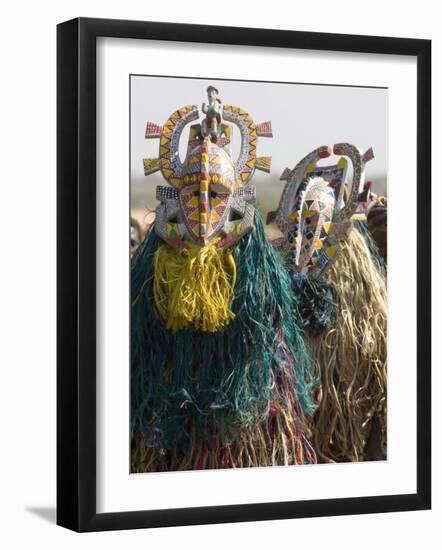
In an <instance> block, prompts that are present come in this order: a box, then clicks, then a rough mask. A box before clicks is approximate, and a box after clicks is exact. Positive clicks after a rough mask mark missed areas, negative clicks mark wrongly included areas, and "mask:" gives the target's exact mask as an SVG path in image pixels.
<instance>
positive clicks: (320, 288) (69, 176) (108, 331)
mask: <svg viewBox="0 0 442 550" xmlns="http://www.w3.org/2000/svg"><path fill="white" fill-rule="evenodd" d="M57 37H58V38H57V39H58V60H57V70H58V78H57V82H58V84H57V91H58V104H57V113H58V117H57V118H58V124H57V138H58V151H57V158H58V167H57V178H58V249H57V251H58V277H57V278H58V382H57V414H58V423H57V437H58V442H57V453H58V456H57V463H58V468H57V523H58V524H59V525H61V526H64V527H67V528H69V529H73V530H76V531H101V530H111V529H131V528H143V527H144V528H146V527H161V526H174V525H190V524H207V523H223V522H238V521H253V520H270V519H283V518H300V517H317V516H324V515H344V514H362V513H374V512H392V511H406V510H418V509H422V510H423V509H429V508H430V506H431V481H430V475H431V441H430V434H431V424H430V421H431V418H430V410H431V401H430V398H431V391H430V390H431V379H430V374H431V354H430V350H431V342H430V334H431V330H430V311H431V308H430V305H431V296H430V254H431V252H430V251H431V246H430V243H431V232H430V231H431V229H430V228H431V220H430V215H431V181H430V173H431V154H430V152H431V142H430V139H431V124H430V123H431V105H430V103H431V93H430V89H431V86H430V67H431V43H430V41H428V40H415V39H407V38H386V37H374V36H351V35H337V34H322V33H305V32H295V31H279V30H278V31H277V30H270V29H252V28H235V27H232V28H226V27H216V26H201V25H183V24H169V23H167V24H166V23H153V22H138V21H116V20H104V19H83V18H79V19H75V20H72V21H68V22H65V23H61V24H60V25H59V26H58V29H57ZM387 228H388V229H387Z"/></svg>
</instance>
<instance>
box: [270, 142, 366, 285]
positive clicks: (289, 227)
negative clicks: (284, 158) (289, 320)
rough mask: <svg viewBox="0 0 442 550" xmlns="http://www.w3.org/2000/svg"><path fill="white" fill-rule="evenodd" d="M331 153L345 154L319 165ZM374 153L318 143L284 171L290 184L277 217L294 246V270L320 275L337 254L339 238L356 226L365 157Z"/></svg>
mask: <svg viewBox="0 0 442 550" xmlns="http://www.w3.org/2000/svg"><path fill="white" fill-rule="evenodd" d="M331 152H333V153H334V154H335V155H339V156H341V155H342V158H340V159H339V161H338V162H337V164H334V165H330V166H318V165H317V163H318V161H319V160H320V159H323V158H327V157H328V156H330V154H331ZM344 157H346V158H344ZM371 158H373V151H372V150H371V149H369V150H368V151H367V152H366V153H365V154H364V155H362V154H361V152H360V150H359V149H358V148H357V147H355V146H354V145H352V144H350V143H338V144H335V145H334V146H333V148H331V147H328V146H322V147H318V148H317V149H315V150H314V151H312V152H311V153H309V154H308V155H306V156H305V157H304V158H303V159H302V160H301V161H300V162H298V164H297V165H296V166H295V168H293V170H290V169H288V168H286V169H285V170H284V172H283V174H282V176H281V179H282V180H285V181H287V183H286V185H285V187H284V190H283V193H282V196H281V199H280V202H279V206H278V210H277V211H276V218H275V220H276V224H277V226H278V228H279V229H280V231H282V233H283V234H284V235H285V239H286V246H288V247H290V248H291V249H292V264H291V268H292V269H293V270H294V271H296V272H298V271H300V272H301V273H306V272H308V273H309V274H310V275H312V276H314V277H320V276H321V275H322V273H323V272H324V270H325V269H327V267H328V266H329V265H330V263H331V261H332V260H333V258H335V257H336V255H337V254H338V252H339V249H340V246H341V242H342V241H343V240H344V239H345V238H346V237H347V235H348V233H349V231H350V230H351V228H352V221H351V220H352V216H353V215H354V212H355V210H356V208H357V206H358V193H359V190H360V187H361V186H362V185H363V182H364V177H365V173H364V170H365V162H368V161H369V160H370V159H371ZM347 159H350V161H351V162H352V165H353V178H352V183H351V189H350V193H349V195H348V197H347V199H346V202H345V203H344V193H343V192H344V186H345V175H346V172H347V165H348V161H347Z"/></svg>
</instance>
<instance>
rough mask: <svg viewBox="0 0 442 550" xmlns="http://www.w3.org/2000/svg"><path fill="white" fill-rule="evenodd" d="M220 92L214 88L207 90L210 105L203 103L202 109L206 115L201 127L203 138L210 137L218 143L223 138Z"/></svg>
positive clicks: (210, 87)
mask: <svg viewBox="0 0 442 550" xmlns="http://www.w3.org/2000/svg"><path fill="white" fill-rule="evenodd" d="M218 93H219V92H218V90H217V89H216V88H215V87H214V86H209V87H208V88H207V99H208V103H203V105H202V107H201V109H202V111H203V113H204V114H205V115H206V118H205V119H204V120H203V122H202V125H201V133H202V135H203V137H210V139H211V140H212V141H213V142H216V141H217V140H218V138H219V137H220V136H221V132H222V127H221V109H222V104H221V100H220V99H219V98H218Z"/></svg>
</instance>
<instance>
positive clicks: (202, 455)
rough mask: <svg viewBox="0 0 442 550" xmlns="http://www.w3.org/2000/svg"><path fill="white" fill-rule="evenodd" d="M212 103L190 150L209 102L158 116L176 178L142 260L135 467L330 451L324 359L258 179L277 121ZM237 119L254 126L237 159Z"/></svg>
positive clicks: (291, 460) (293, 458) (135, 272)
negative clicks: (313, 431)
mask: <svg viewBox="0 0 442 550" xmlns="http://www.w3.org/2000/svg"><path fill="white" fill-rule="evenodd" d="M211 88H212V89H211V92H210V93H211V94H212V96H213V87H211ZM209 89H210V88H209ZM209 89H208V93H209ZM215 91H216V90H215ZM216 93H217V91H216ZM209 102H210V96H209ZM212 103H213V97H212ZM213 105H215V104H214V103H213ZM216 105H217V107H216V111H217V112H221V107H220V106H221V103H220V100H219V99H218V98H216ZM213 108H214V107H213ZM213 108H212V110H213ZM205 112H206V114H207V115H208V116H209V117H210V119H209V120H207V119H204V120H203V121H202V124H199V123H197V124H193V125H192V126H191V127H190V132H189V141H188V148H187V154H186V159H185V160H184V162H181V160H180V158H179V155H178V146H179V139H180V136H181V133H182V131H183V129H184V127H185V126H186V125H187V124H188V123H190V122H193V121H196V120H197V119H198V118H199V116H200V113H199V110H198V107H197V106H195V105H191V106H187V107H184V108H181V109H179V110H177V111H175V112H174V113H173V114H172V115H171V116H170V118H169V119H168V120H167V121H166V123H165V124H164V125H163V126H159V125H156V124H153V123H148V124H147V128H146V137H147V138H158V139H159V140H160V156H159V158H157V159H145V160H144V167H145V173H146V175H148V174H150V173H153V172H154V171H157V170H161V172H162V175H163V176H164V178H165V179H166V180H167V182H168V184H169V185H167V186H159V187H158V188H157V198H158V199H159V200H160V204H159V205H158V207H157V210H156V218H155V222H154V225H153V227H152V228H151V230H150V232H149V233H148V235H147V237H146V238H145V240H144V242H143V243H142V245H141V246H140V248H139V250H138V251H137V253H136V254H135V256H134V258H133V262H132V270H131V293H132V308H131V338H132V341H131V431H132V466H131V470H132V471H133V472H145V471H161V470H164V471H167V470H179V469H201V468H220V467H225V468H228V467H240V466H259V465H272V464H302V463H312V462H315V461H316V457H315V454H314V452H313V451H312V449H311V447H310V445H309V443H308V441H307V440H306V439H305V437H304V423H305V415H308V414H310V413H311V412H312V411H313V409H314V406H313V403H312V399H311V394H312V390H313V385H314V383H315V378H314V373H313V372H312V367H311V364H310V362H309V359H308V356H307V354H306V351H305V348H304V344H303V340H302V338H301V336H300V330H299V328H298V326H297V324H296V322H295V319H294V316H293V308H294V306H295V305H294V301H293V294H292V292H291V287H290V285H291V283H290V278H289V276H288V273H287V272H286V271H285V269H284V267H283V264H282V262H281V259H280V257H279V254H278V252H277V251H275V249H274V248H273V247H272V246H271V245H270V244H269V243H268V242H267V241H266V239H265V235H264V230H263V225H262V222H261V219H260V217H259V214H258V213H257V211H256V210H255V208H254V206H253V201H254V198H255V189H254V187H252V186H251V185H250V179H251V177H252V176H253V173H254V170H255V169H261V170H265V171H268V170H269V166H270V158H269V157H261V158H259V157H257V156H256V147H257V138H258V136H267V137H270V136H271V124H270V122H265V123H262V124H257V125H256V124H255V123H254V121H253V119H252V117H251V116H250V115H249V114H248V113H247V112H245V111H244V110H242V109H240V108H238V107H233V106H228V105H224V106H223V107H222V117H221V115H220V116H219V119H218V118H217V117H216V116H215V115H214V113H213V112H212V111H210V110H208V109H206V110H205ZM228 123H232V124H234V125H236V126H237V127H238V129H239V131H240V135H241V148H240V153H239V157H238V159H237V160H236V161H235V160H234V159H232V157H231V154H230V141H231V135H232V125H231V124H228Z"/></svg>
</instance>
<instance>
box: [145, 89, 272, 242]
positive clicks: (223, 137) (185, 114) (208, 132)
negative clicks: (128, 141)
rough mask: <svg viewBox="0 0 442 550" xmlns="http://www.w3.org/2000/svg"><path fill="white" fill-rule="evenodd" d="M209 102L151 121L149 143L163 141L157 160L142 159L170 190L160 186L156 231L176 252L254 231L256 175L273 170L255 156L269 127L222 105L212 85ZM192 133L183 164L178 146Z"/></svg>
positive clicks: (148, 170)
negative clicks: (235, 140) (236, 137)
mask: <svg viewBox="0 0 442 550" xmlns="http://www.w3.org/2000/svg"><path fill="white" fill-rule="evenodd" d="M207 96H208V99H207V103H203V104H202V107H201V110H200V109H199V108H198V107H197V106H196V105H188V106H186V107H182V108H180V109H178V110H177V111H175V112H174V113H172V114H171V115H170V117H169V118H168V120H167V121H166V122H165V123H164V124H163V125H162V126H160V125H158V124H154V123H152V122H148V123H147V126H146V138H147V139H158V140H159V156H158V157H157V158H154V159H151V158H150V159H144V161H143V162H144V172H145V175H149V174H152V173H154V172H156V171H161V173H162V175H163V177H164V178H165V179H166V181H167V185H160V186H158V187H157V200H159V201H160V204H159V205H158V207H157V209H156V220H155V230H156V232H157V234H158V236H159V237H161V239H163V240H164V241H165V242H167V243H168V244H169V245H171V246H172V247H174V248H178V249H182V248H185V247H186V243H189V244H191V243H193V244H200V245H205V244H208V243H209V242H212V241H214V240H215V239H216V243H217V245H216V246H217V247H218V248H225V247H229V246H232V245H233V244H235V243H236V242H237V241H238V240H239V239H240V238H241V237H242V236H243V235H245V234H247V233H248V232H249V231H251V230H252V229H253V216H254V206H253V203H254V200H255V195H256V190H255V187H254V186H252V185H251V184H250V180H251V178H252V176H253V173H254V171H255V170H263V171H265V172H269V171H270V164H271V157H257V154H256V149H257V140H258V136H262V137H272V126H271V122H269V121H267V122H263V123H260V124H255V122H254V121H253V119H252V117H251V115H250V114H249V113H247V112H246V111H244V110H243V109H241V108H239V107H234V106H232V105H223V104H222V103H221V100H220V98H219V97H218V90H217V89H216V88H215V87H214V86H209V87H208V88H207ZM200 118H201V119H202V120H201V122H197V123H196V124H192V125H191V126H190V128H189V138H188V144H187V152H186V157H185V159H184V161H181V159H180V156H179V143H180V138H181V136H182V133H183V130H184V128H185V127H186V126H187V125H188V124H190V123H192V122H195V121H197V120H199V119H200ZM233 125H235V126H236V127H237V128H238V130H239V133H240V136H241V144H240V150H239V154H238V157H237V158H236V159H234V158H233V157H232V154H231V140H232V134H233Z"/></svg>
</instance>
